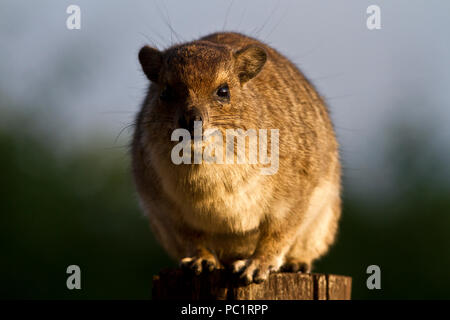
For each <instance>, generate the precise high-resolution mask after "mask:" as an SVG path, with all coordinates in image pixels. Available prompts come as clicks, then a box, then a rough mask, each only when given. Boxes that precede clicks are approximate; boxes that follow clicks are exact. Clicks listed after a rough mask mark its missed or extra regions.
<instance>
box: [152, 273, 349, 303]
mask: <svg viewBox="0 0 450 320" xmlns="http://www.w3.org/2000/svg"><path fill="white" fill-rule="evenodd" d="M351 284H352V279H351V278H350V277H346V276H338V275H332V274H314V273H313V274H305V273H273V274H271V275H270V277H269V279H268V281H266V282H263V283H261V284H250V285H248V286H243V285H241V284H239V283H238V281H237V280H236V279H235V278H234V277H233V276H232V275H230V274H229V273H228V272H226V271H223V270H215V271H213V272H211V273H207V274H202V275H199V276H195V275H193V274H191V273H189V272H184V271H182V270H179V269H167V270H163V271H161V272H160V274H159V275H157V276H154V277H153V299H157V300H186V299H187V300H350V298H351Z"/></svg>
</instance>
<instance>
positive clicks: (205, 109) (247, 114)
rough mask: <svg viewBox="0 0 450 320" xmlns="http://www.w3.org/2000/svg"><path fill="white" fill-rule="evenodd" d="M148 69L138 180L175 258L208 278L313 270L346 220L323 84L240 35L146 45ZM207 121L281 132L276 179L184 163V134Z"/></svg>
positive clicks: (245, 167)
mask: <svg viewBox="0 0 450 320" xmlns="http://www.w3.org/2000/svg"><path fill="white" fill-rule="evenodd" d="M139 61H140V63H141V65H142V69H143V71H144V73H145V75H146V76H147V78H148V79H149V80H150V82H151V83H150V87H149V90H148V94H147V96H146V98H145V101H144V103H143V105H142V108H141V110H140V112H139V113H138V115H137V119H136V127H135V132H134V138H133V143H132V161H133V174H134V179H135V182H136V186H137V190H138V193H139V196H140V200H141V204H142V207H143V210H144V211H145V213H146V214H147V215H148V216H149V220H150V225H151V228H152V230H153V232H154V234H155V236H156V238H157V239H158V241H159V242H160V243H161V244H162V246H163V247H164V248H165V250H167V252H168V253H169V254H170V255H171V256H172V257H173V258H175V259H177V260H179V261H180V263H181V264H182V265H183V266H185V267H189V268H192V269H193V270H194V271H195V272H196V273H200V272H204V271H211V270H213V269H215V268H222V267H226V266H228V267H230V268H231V270H233V271H234V272H236V273H240V277H241V279H243V280H244V281H245V282H247V283H250V282H261V281H264V280H265V279H267V277H268V274H269V273H270V272H272V271H278V270H280V269H281V270H286V271H294V272H295V271H303V272H309V271H310V269H311V263H312V262H313V261H314V260H315V259H317V258H318V257H320V256H321V255H323V254H324V253H325V252H326V251H327V249H328V247H329V246H330V245H331V244H332V243H333V241H334V238H335V234H336V230H337V224H338V220H339V216H340V212H341V208H340V206H341V205H340V203H341V201H340V175H341V169H340V162H339V155H338V144H337V141H336V138H335V134H334V130H333V126H332V123H331V121H330V117H329V114H328V111H327V108H326V106H325V104H324V101H323V100H322V98H321V97H320V96H319V94H318V93H317V92H316V90H315V89H314V87H313V86H312V85H311V83H309V82H308V80H307V79H306V78H305V76H304V75H303V74H302V73H301V72H300V71H299V70H298V69H297V68H296V66H295V65H294V64H293V63H292V62H290V61H289V60H288V59H287V58H285V57H283V56H282V55H281V54H280V53H278V52H277V51H276V50H275V49H273V48H271V47H269V46H268V45H266V44H264V43H262V42H260V41H257V40H255V39H253V38H250V37H247V36H244V35H242V34H238V33H225V32H224V33H214V34H211V35H208V36H205V37H203V38H200V39H199V40H196V41H192V42H188V43H183V44H178V45H174V46H172V47H170V48H168V49H166V50H164V51H159V50H157V49H155V48H151V47H148V46H145V47H143V48H142V49H141V50H140V52H139ZM196 120H197V121H201V122H200V123H201V125H202V129H203V131H204V130H206V129H208V128H216V129H217V130H219V132H222V133H224V134H225V130H227V129H238V128H240V129H242V130H249V129H255V130H259V129H267V130H270V129H278V130H279V131H278V132H279V146H278V147H279V153H278V154H279V159H278V161H279V163H278V168H277V171H276V173H274V174H262V172H261V168H262V167H264V166H267V164H261V163H256V164H255V163H248V162H246V163H241V164H238V163H234V164H226V163H225V164H220V163H204V162H202V163H200V164H199V163H192V164H185V163H181V164H175V163H174V161H173V159H172V158H171V154H172V150H173V148H174V146H175V145H176V144H177V143H178V142H177V141H172V139H171V138H172V133H173V132H174V130H175V129H177V128H184V129H186V130H188V132H192V131H193V126H194V125H195V121H196ZM244 138H245V137H244ZM201 143H202V142H201ZM269 143H270V142H269ZM203 147H205V146H204V145H202V148H203ZM268 148H269V149H270V146H269V147H268ZM202 150H203V149H202ZM235 150H236V149H233V151H235Z"/></svg>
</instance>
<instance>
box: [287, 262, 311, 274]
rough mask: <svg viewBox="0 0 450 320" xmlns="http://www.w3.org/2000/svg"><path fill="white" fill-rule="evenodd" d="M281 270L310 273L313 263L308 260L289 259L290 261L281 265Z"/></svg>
mask: <svg viewBox="0 0 450 320" xmlns="http://www.w3.org/2000/svg"><path fill="white" fill-rule="evenodd" d="M281 271H283V272H302V273H310V272H311V263H306V262H303V261H297V260H289V261H286V262H285V263H284V265H283V266H282V267H281Z"/></svg>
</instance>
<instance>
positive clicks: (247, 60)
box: [234, 44, 267, 84]
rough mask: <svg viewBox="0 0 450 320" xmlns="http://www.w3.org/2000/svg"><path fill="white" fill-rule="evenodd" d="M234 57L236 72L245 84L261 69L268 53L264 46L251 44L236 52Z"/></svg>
mask: <svg viewBox="0 0 450 320" xmlns="http://www.w3.org/2000/svg"><path fill="white" fill-rule="evenodd" d="M234 58H235V66H236V72H237V73H238V76H239V79H240V80H241V83H242V84H243V83H245V82H247V81H248V80H250V79H252V78H253V77H255V76H256V75H257V74H258V73H259V72H260V71H261V69H262V67H263V66H264V64H265V63H266V60H267V54H266V51H265V50H264V49H263V48H261V47H259V46H257V45H253V44H251V45H249V46H246V47H244V48H242V49H240V50H239V51H237V52H235V54H234Z"/></svg>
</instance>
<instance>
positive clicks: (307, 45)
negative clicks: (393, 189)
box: [0, 0, 450, 188]
mask: <svg viewBox="0 0 450 320" xmlns="http://www.w3.org/2000/svg"><path fill="white" fill-rule="evenodd" d="M230 3H231V1H225V0H223V1H162V0H158V1H156V0H146V1H144V0H140V1H138V0H133V1H124V0H123V1H100V0H97V1H87V0H84V1H75V0H73V1H60V0H58V1H56V0H54V1H33V2H31V1H23V0H20V1H18V0H3V1H2V2H1V4H0V38H1V49H0V94H6V95H7V97H8V99H10V100H11V101H13V102H14V103H12V104H11V108H12V109H14V110H15V111H19V112H25V113H32V114H33V115H34V116H35V117H36V119H35V120H36V123H38V124H39V125H40V126H41V127H43V128H45V130H47V132H50V133H52V132H55V133H56V132H57V133H58V134H57V135H58V136H60V137H61V139H62V141H64V142H65V143H67V144H69V145H70V143H71V142H76V143H80V142H81V143H83V142H89V141H91V140H92V137H93V135H95V134H100V133H102V134H105V135H107V136H111V142H110V144H111V145H114V138H115V136H116V134H117V133H118V132H119V131H120V129H121V128H123V127H124V126H125V125H126V124H127V123H130V122H131V121H132V119H133V116H134V113H135V112H136V111H137V110H138V107H139V104H140V102H141V100H142V98H143V97H144V94H145V89H146V86H147V80H146V79H145V77H144V76H143V74H142V72H141V71H140V66H139V64H138V62H137V52H138V51H139V49H140V47H141V46H142V45H144V44H146V43H149V42H150V41H154V42H155V44H156V45H158V46H160V47H162V48H163V47H164V46H166V45H169V44H170V43H171V32H170V29H169V27H168V25H167V23H166V22H165V21H169V20H170V24H171V26H172V28H173V29H174V30H175V31H176V32H177V33H178V34H179V35H180V36H181V37H182V38H183V39H185V40H192V39H195V38H196V37H198V36H201V35H205V34H208V33H211V32H214V31H218V30H222V29H223V27H224V23H225V17H226V15H227V14H226V13H227V11H228V9H229V11H228V19H227V22H226V26H225V29H226V30H233V31H241V32H244V33H247V34H249V35H253V36H257V37H258V38H260V39H262V40H264V41H266V42H268V43H269V44H271V45H272V46H274V47H275V48H277V49H278V50H279V51H281V52H282V53H284V54H285V55H286V56H287V57H289V58H291V59H292V60H293V61H294V62H295V63H297V65H298V66H299V67H300V69H301V70H302V71H303V72H304V73H305V74H306V75H307V76H308V77H309V78H310V79H311V80H312V81H313V83H314V84H315V85H316V87H317V89H318V90H319V92H320V93H321V94H322V95H323V96H325V97H326V99H327V101H328V104H329V107H330V109H331V110H332V115H333V120H334V122H335V125H336V127H337V131H338V135H339V138H340V141H341V145H342V149H343V157H344V160H345V166H346V167H348V168H350V170H348V172H347V175H348V176H349V177H350V178H352V179H354V182H355V184H358V179H359V180H364V181H366V182H367V179H368V177H372V178H373V179H375V180H374V182H373V184H377V183H381V184H382V183H383V182H382V181H378V180H376V179H379V180H380V179H381V180H382V179H383V178H380V176H381V177H382V175H380V173H379V170H378V169H379V167H380V166H381V162H379V160H378V159H379V156H380V154H379V153H380V152H381V151H380V150H381V149H382V148H381V147H380V146H381V145H382V143H383V139H384V136H383V134H384V132H385V130H386V129H387V128H388V127H389V126H390V125H391V123H392V122H393V121H394V120H398V119H399V118H400V119H402V121H404V122H405V123H406V122H415V123H418V124H419V125H420V124H422V123H424V124H428V123H430V122H431V123H432V124H433V126H434V127H438V128H439V130H436V131H437V138H436V139H437V140H436V141H437V142H436V143H437V144H438V145H442V144H443V145H448V144H449V143H448V141H450V129H449V126H448V125H447V123H448V120H449V118H450V90H449V88H450V36H449V34H450V32H449V31H450V2H448V1H443V0H442V1H432V0H431V1H430V0H429V1H413V0H395V1H375V0H372V1H365V0H351V1H350V0H346V1H335V0H309V1H297V0H292V1H283V0H280V1H269V0H265V1H261V0H258V1H257V0H253V1H234V2H233V3H232V4H231V6H230ZM69 4H77V5H79V6H80V7H81V30H73V31H70V30H67V29H66V25H65V20H66V18H67V14H66V12H65V11H66V8H67V6H68V5H69ZM371 4H378V5H379V6H380V7H381V19H382V29H381V30H378V31H369V30H368V29H367V28H366V17H367V15H366V13H365V11H366V8H367V7H368V6H369V5H371ZM172 40H173V41H176V40H177V39H176V37H175V36H172ZM20 105H27V109H24V110H22V109H21V110H17V108H19V106H20ZM35 112H36V113H35ZM4 119H5V118H4ZM0 123H1V122H0ZM128 138H129V135H127V133H124V135H122V136H121V138H120V139H119V142H117V143H118V144H124V143H126V142H127V139H128ZM448 149H450V148H446V150H448ZM444 151H445V150H444ZM446 154H447V155H448V152H447V153H446ZM377 161H378V162H377ZM368 188H370V187H368Z"/></svg>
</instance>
